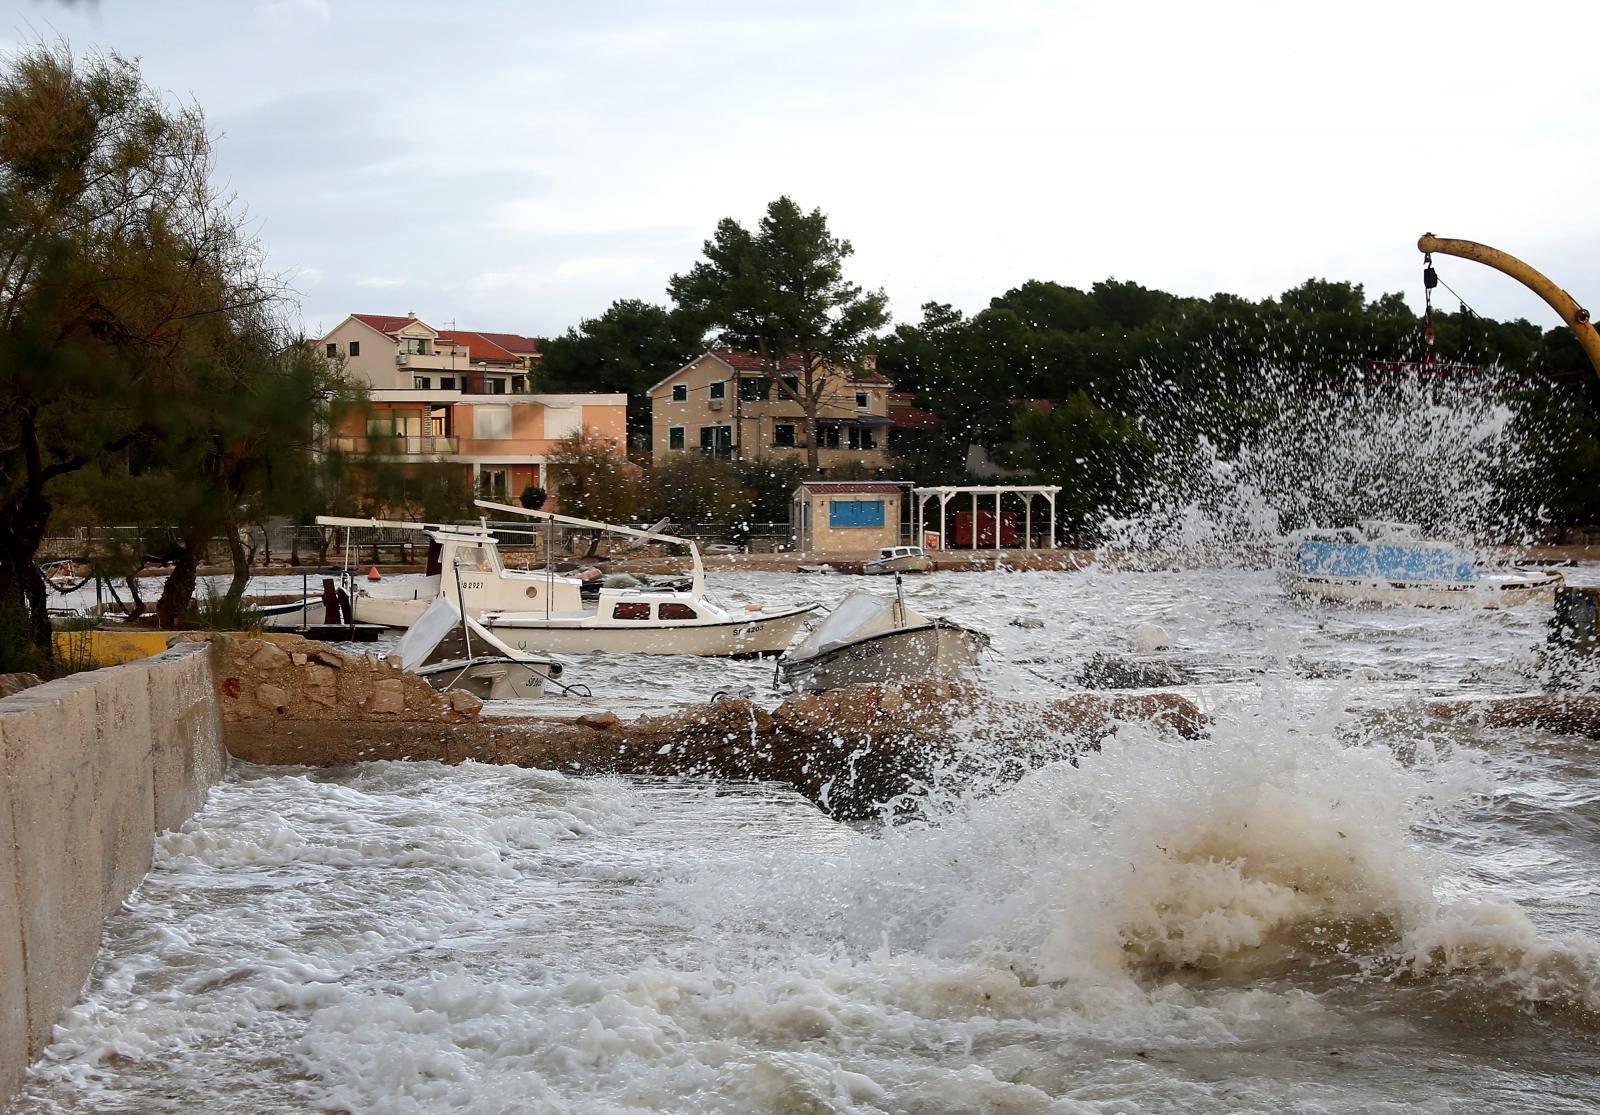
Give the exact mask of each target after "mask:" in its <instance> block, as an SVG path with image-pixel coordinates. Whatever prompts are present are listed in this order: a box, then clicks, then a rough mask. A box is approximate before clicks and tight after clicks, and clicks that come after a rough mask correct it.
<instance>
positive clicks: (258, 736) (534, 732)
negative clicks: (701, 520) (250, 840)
mask: <svg viewBox="0 0 1600 1115" xmlns="http://www.w3.org/2000/svg"><path fill="white" fill-rule="evenodd" d="M213 641H214V642H215V644H216V653H217V654H218V663H217V666H218V668H217V677H218V679H219V681H218V685H219V688H220V690H221V692H220V694H219V698H220V701H221V705H222V720H223V731H224V735H225V738H226V740H227V744H228V749H229V751H230V752H231V753H232V754H233V755H235V756H236V757H238V758H240V759H244V760H247V761H249V762H255V763H274V764H282V763H290V764H306V765H312V766H328V765H335V764H340V763H350V762H361V761H364V760H370V759H411V760H422V759H433V760H438V761H441V762H461V761H463V760H469V759H471V760H477V761H480V762H488V763H513V764H517V765H521V766H532V767H542V768H547V769H554V770H566V771H573V772H581V773H619V774H671V775H679V776H684V775H688V776H705V777H712V778H719V779H734V780H743V779H758V780H763V781H779V782H787V783H789V784H791V785H793V786H794V787H795V788H796V789H797V790H799V791H800V792H801V793H803V794H805V795H806V796H807V797H809V798H810V799H811V800H812V801H814V802H816V803H817V804H818V805H819V806H820V807H821V808H823V809H824V810H825V811H827V812H828V813H830V814H832V815H834V816H837V817H859V816H866V815H871V814H873V813H875V812H877V811H878V810H879V809H880V808H883V807H884V805H885V803H893V802H895V801H896V799H899V798H901V797H902V796H903V795H914V794H917V793H920V792H925V791H926V788H927V787H928V786H930V785H934V784H938V783H940V782H941V781H946V780H956V781H959V780H962V779H967V778H970V777H972V776H973V775H982V776H984V777H986V778H1001V779H1003V778H1007V777H1019V776H1020V775H1021V774H1023V773H1025V772H1026V771H1027V770H1029V769H1032V768H1033V767H1035V766H1038V765H1040V764H1041V763H1045V762H1050V761H1054V760H1057V759H1062V758H1070V757H1071V756H1072V755H1073V754H1075V753H1077V752H1078V751H1081V750H1084V749H1087V748H1093V747H1097V746H1099V744H1100V743H1101V742H1102V741H1103V740H1104V739H1105V738H1106V737H1107V736H1109V735H1111V734H1113V733H1114V732H1115V731H1116V730H1117V728H1118V725H1120V724H1122V723H1126V722H1132V721H1140V722H1147V723H1150V722H1153V723H1156V724H1159V725H1162V726H1164V727H1165V728H1166V729H1167V730H1171V731H1173V732H1176V733H1179V734H1181V735H1183V736H1185V737H1188V738H1194V737H1196V736H1198V735H1200V734H1201V733H1202V732H1203V731H1204V726H1205V724H1204V718H1203V717H1202V716H1201V714H1200V712H1199V710H1198V709H1197V708H1196V707H1195V706H1194V705H1193V704H1192V703H1190V702H1189V701H1187V700H1185V699H1184V698H1182V697H1179V696H1176V695H1174V694H1160V693H1158V694H1138V695H1132V694H1123V695H1112V694H1099V693H1082V694H1074V695H1071V696H1066V697H1063V698H1061V699H1059V700H1055V701H1049V702H1019V701H1003V700H999V699H996V698H995V697H993V696H992V695H990V694H988V693H987V692H985V691H983V690H981V689H979V688H977V687H976V686H973V685H971V684H968V683H962V682H948V681H946V682H935V681H922V682H914V683H911V684H908V685H905V686H901V687H889V686H853V687H851V688H849V689H843V690H836V691H833V692H830V693H823V694H814V695H804V696H796V697H791V698H790V699H788V700H786V701H784V702H783V703H782V704H780V705H779V706H778V707H777V708H776V709H772V710H770V711H769V710H766V709H763V708H760V707H758V706H756V705H754V704H752V703H751V702H748V701H742V700H723V701H716V702H713V703H711V704H708V705H703V706H696V707H694V708H691V709H686V710H684V711H682V712H676V713H672V714H670V715H665V716H651V717H643V718H641V719H638V720H632V721H625V720H622V719H621V718H620V717H618V716H617V715H616V714H614V713H610V712H593V713H588V714H585V715H583V716H579V717H576V718H572V719H563V720H552V719H540V718H503V717H492V718H487V719H486V718H483V717H481V716H480V715H479V714H480V712H481V707H482V706H481V702H479V701H478V700H477V699H476V698H474V697H472V696H470V695H468V694H465V693H452V694H441V693H438V692H436V691H435V690H433V688H432V687H430V686H429V685H428V684H427V683H426V682H425V681H423V680H422V679H420V678H417V677H415V676H414V675H411V674H407V673H405V672H403V671H401V670H399V669H398V668H396V667H393V666H391V665H390V664H389V663H388V662H387V661H386V660H378V659H375V658H372V657H371V656H370V655H362V656H350V655H343V654H340V653H339V652H337V651H334V650H332V649H331V648H328V647H326V646H324V645H322V644H319V643H314V642H309V641H305V640H301V641H298V642H292V643H272V642H268V641H266V640H261V639H244V640H236V639H229V638H216V639H214V640H213Z"/></svg>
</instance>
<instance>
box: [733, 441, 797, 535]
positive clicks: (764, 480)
mask: <svg viewBox="0 0 1600 1115" xmlns="http://www.w3.org/2000/svg"><path fill="white" fill-rule="evenodd" d="M733 470H734V473H735V474H736V475H737V477H738V479H739V482H740V483H741V484H742V485H743V486H744V488H745V489H746V490H747V491H748V492H749V493H750V496H751V505H750V509H749V512H748V513H749V515H750V517H751V518H753V519H755V520H756V521H758V522H763V523H781V522H787V521H788V519H789V500H790V498H791V497H792V496H793V495H794V490H795V489H796V488H798V487H799V486H800V484H801V482H802V481H804V480H805V478H806V474H807V470H806V466H805V464H804V463H803V462H802V461H801V460H800V458H799V457H771V458H768V457H755V458H751V459H749V460H744V461H736V462H734V464H733Z"/></svg>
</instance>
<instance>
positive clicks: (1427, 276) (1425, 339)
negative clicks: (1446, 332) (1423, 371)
mask: <svg viewBox="0 0 1600 1115" xmlns="http://www.w3.org/2000/svg"><path fill="white" fill-rule="evenodd" d="M1438 285H1439V272H1437V271H1435V270H1434V269H1433V253H1432V252H1424V253H1423V254H1422V343H1423V345H1424V346H1426V348H1425V351H1424V352H1423V356H1422V362H1423V363H1424V364H1432V363H1433V362H1434V354H1433V343H1434V341H1436V340H1437V339H1438V336H1439V335H1438V333H1437V332H1436V331H1435V330H1434V328H1433V288H1434V287H1436V286H1438Z"/></svg>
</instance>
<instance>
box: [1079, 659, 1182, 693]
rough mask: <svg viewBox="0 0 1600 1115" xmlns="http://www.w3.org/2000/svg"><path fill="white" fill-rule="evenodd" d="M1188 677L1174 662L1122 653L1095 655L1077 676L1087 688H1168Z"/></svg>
mask: <svg viewBox="0 0 1600 1115" xmlns="http://www.w3.org/2000/svg"><path fill="white" fill-rule="evenodd" d="M1187 680H1188V677H1187V675H1186V674H1185V673H1184V671H1183V670H1182V669H1180V668H1179V667H1178V666H1176V665H1174V664H1172V663H1171V662H1152V661H1149V660H1147V659H1141V658H1129V657H1127V656H1125V655H1120V654H1104V653H1101V654H1096V655H1095V656H1094V657H1093V658H1091V659H1089V661H1088V663H1087V664H1085V666H1084V667H1083V669H1082V670H1080V671H1079V673H1078V684H1079V685H1081V686H1083V687H1084V688H1085V689H1169V688H1171V687H1172V686H1174V685H1182V684H1184V682H1185V681H1187Z"/></svg>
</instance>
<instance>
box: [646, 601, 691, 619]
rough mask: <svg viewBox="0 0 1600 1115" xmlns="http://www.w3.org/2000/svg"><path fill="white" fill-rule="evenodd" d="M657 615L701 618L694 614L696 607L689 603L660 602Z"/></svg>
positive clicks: (674, 617) (667, 617)
mask: <svg viewBox="0 0 1600 1115" xmlns="http://www.w3.org/2000/svg"><path fill="white" fill-rule="evenodd" d="M656 616H657V618H659V619H699V618H700V617H699V616H697V615H695V614H694V609H693V608H691V607H689V605H687V604H658V605H656Z"/></svg>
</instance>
